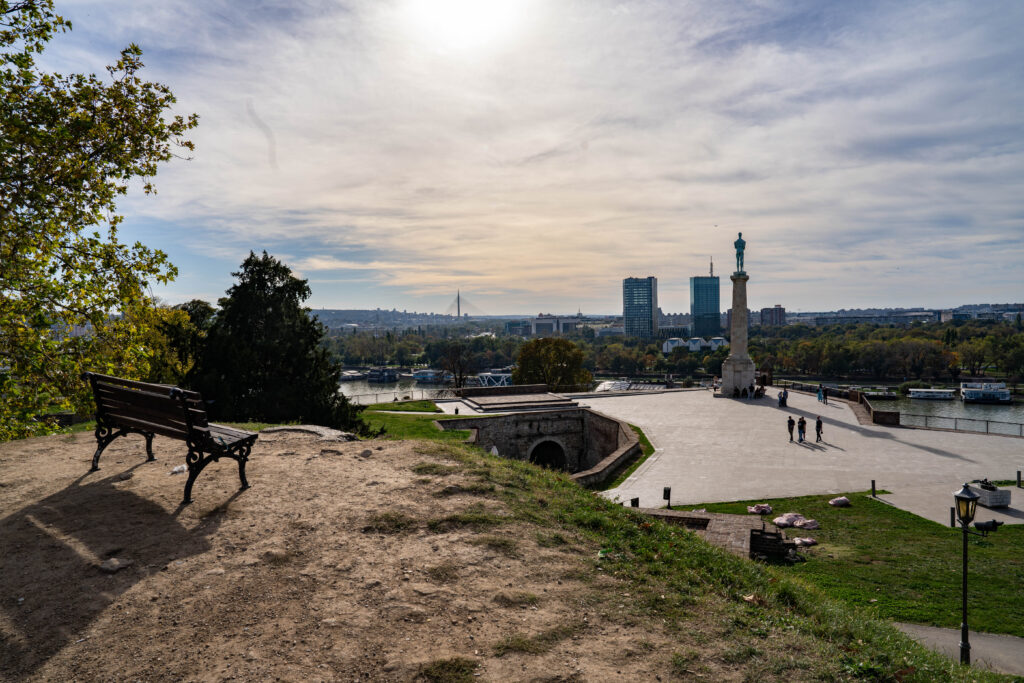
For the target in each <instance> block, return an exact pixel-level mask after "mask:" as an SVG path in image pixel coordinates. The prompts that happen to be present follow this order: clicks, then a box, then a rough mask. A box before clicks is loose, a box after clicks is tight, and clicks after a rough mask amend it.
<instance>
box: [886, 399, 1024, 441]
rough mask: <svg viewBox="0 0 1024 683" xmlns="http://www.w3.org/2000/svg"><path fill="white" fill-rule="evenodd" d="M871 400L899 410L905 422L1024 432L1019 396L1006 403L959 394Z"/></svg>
mask: <svg viewBox="0 0 1024 683" xmlns="http://www.w3.org/2000/svg"><path fill="white" fill-rule="evenodd" d="M870 400H871V405H872V407H874V408H875V409H876V410H893V411H896V410H898V411H899V412H900V423H901V424H905V425H917V426H921V427H939V428H943V429H961V430H966V431H976V432H993V433H997V434H1014V435H1018V436H1022V435H1024V427H1022V424H1024V401H1021V400H1020V399H1019V398H1018V399H1016V400H1015V401H1014V402H1013V403H1011V404H1009V405H992V404H986V403H964V402H963V401H961V400H960V399H959V398H954V399H953V400H952V401H930V400H927V399H919V398H916V399H914V398H900V399H896V400H895V401H885V400H882V399H877V398H872V399H870Z"/></svg>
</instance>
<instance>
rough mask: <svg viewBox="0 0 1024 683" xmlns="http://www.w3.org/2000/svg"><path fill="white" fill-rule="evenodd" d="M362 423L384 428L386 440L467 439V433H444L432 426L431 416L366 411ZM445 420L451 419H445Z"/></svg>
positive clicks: (372, 427) (458, 440)
mask: <svg viewBox="0 0 1024 683" xmlns="http://www.w3.org/2000/svg"><path fill="white" fill-rule="evenodd" d="M362 418H363V421H364V422H366V424H367V425H369V426H370V428H371V429H380V428H381V427H383V428H384V438H386V439H429V440H431V441H449V442H453V443H458V442H462V441H465V440H466V439H468V438H469V431H468V430H464V429H459V430H455V431H446V430H443V429H438V428H437V426H435V425H434V420H436V419H437V418H435V417H434V416H433V415H397V414H394V413H381V412H375V411H366V412H364V413H363V414H362ZM445 419H452V418H451V417H446V418H445ZM454 419H458V418H454Z"/></svg>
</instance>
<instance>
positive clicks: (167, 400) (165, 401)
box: [96, 386, 181, 415]
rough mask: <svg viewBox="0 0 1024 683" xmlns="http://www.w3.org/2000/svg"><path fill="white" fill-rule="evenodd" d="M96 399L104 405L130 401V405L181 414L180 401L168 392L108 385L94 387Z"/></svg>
mask: <svg viewBox="0 0 1024 683" xmlns="http://www.w3.org/2000/svg"><path fill="white" fill-rule="evenodd" d="M96 397H97V400H98V401H99V402H100V403H102V404H103V405H106V404H108V403H130V404H131V405H136V406H142V407H145V408H151V409H153V410H157V411H160V412H163V413H167V414H171V413H173V412H177V413H178V414H179V415H180V414H181V401H178V400H177V399H173V398H171V396H170V394H164V395H160V394H156V393H152V392H148V391H139V390H137V389H113V388H110V387H104V386H98V387H96Z"/></svg>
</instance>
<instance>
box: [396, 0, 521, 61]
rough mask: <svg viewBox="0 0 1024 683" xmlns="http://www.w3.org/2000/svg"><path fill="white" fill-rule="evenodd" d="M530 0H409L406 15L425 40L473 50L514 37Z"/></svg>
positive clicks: (410, 26)
mask: <svg viewBox="0 0 1024 683" xmlns="http://www.w3.org/2000/svg"><path fill="white" fill-rule="evenodd" d="M530 4H531V3H530V0H485V1H481V0H409V2H408V4H407V6H406V11H405V12H404V14H405V17H406V19H407V21H408V23H409V28H410V30H411V31H412V33H413V34H414V35H416V36H417V37H418V38H419V39H420V40H422V41H423V42H424V43H427V44H430V45H433V46H435V47H437V48H439V49H442V50H452V51H473V50H478V49H480V48H483V47H488V46H492V45H494V44H496V43H498V42H499V41H505V40H507V39H508V38H509V37H511V36H512V35H513V34H514V33H515V31H516V30H517V29H518V28H519V26H520V25H521V24H522V23H523V20H524V18H525V16H526V11H527V9H528V6H529V5H530Z"/></svg>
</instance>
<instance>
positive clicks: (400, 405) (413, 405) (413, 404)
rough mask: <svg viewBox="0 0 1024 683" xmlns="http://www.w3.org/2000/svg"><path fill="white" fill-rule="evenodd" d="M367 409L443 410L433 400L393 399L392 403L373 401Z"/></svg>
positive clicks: (418, 411)
mask: <svg viewBox="0 0 1024 683" xmlns="http://www.w3.org/2000/svg"><path fill="white" fill-rule="evenodd" d="M366 409H367V410H401V411H407V412H413V413H440V412H442V411H441V409H440V408H438V407H437V404H436V403H434V402H433V401H392V402H391V403H371V404H370V405H368V406H366Z"/></svg>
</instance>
